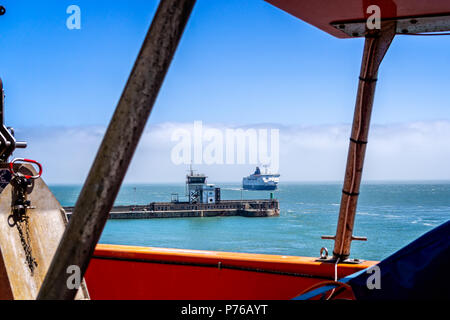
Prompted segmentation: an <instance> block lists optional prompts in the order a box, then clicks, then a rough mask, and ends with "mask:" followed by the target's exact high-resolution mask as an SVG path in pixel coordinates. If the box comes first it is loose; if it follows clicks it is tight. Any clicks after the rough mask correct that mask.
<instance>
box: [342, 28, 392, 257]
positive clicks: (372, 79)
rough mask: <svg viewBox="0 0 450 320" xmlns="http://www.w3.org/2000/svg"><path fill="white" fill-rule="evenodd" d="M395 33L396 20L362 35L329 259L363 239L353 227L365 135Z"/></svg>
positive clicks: (348, 252) (347, 253)
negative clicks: (345, 160) (334, 232)
mask: <svg viewBox="0 0 450 320" xmlns="http://www.w3.org/2000/svg"><path fill="white" fill-rule="evenodd" d="M395 32H396V22H388V23H384V24H383V26H382V29H381V30H375V31H373V32H370V33H368V34H367V36H366V40H365V45H364V54H363V59H362V65H361V74H360V77H359V87H358V94H357V98H356V107H355V113H354V119H353V128H352V134H351V138H350V146H349V152H348V158H347V168H346V171H345V179H344V187H343V190H342V199H341V206H340V210H339V220H338V225H337V231H336V236H335V244H334V250H333V258H334V259H335V260H337V259H338V258H339V259H340V261H344V260H345V259H347V258H348V257H349V256H350V246H351V242H352V240H362V239H363V238H360V237H354V236H353V226H354V222H355V215H356V207H357V202H358V195H359V188H360V184H361V176H362V171H363V165H364V157H365V153H366V146H367V138H368V135H369V127H370V117H371V113H372V107H373V101H374V96H375V87H376V81H377V75H378V68H379V66H380V64H381V61H382V60H383V58H384V56H385V54H386V52H387V50H388V49H389V46H390V44H391V42H392V40H393V39H394V37H395Z"/></svg>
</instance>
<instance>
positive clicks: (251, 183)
mask: <svg viewBox="0 0 450 320" xmlns="http://www.w3.org/2000/svg"><path fill="white" fill-rule="evenodd" d="M278 182H280V175H279V174H278V173H275V174H271V173H268V172H267V168H266V172H265V173H264V174H261V169H260V168H259V167H256V170H255V172H254V173H253V174H251V175H249V176H248V177H244V178H243V179H242V188H243V189H245V190H276V189H277V188H278Z"/></svg>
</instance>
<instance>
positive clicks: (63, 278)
mask: <svg viewBox="0 0 450 320" xmlns="http://www.w3.org/2000/svg"><path fill="white" fill-rule="evenodd" d="M194 5H195V0H161V2H160V4H159V7H158V10H157V12H156V14H155V17H154V19H153V22H152V24H151V26H150V30H149V32H148V34H147V36H146V38H145V41H144V44H143V46H142V48H141V51H140V53H139V56H138V58H137V60H136V63H135V65H134V68H133V70H132V72H131V75H130V77H129V79H128V83H127V85H126V87H125V89H124V92H123V94H122V96H121V98H120V101H119V103H118V106H117V108H116V111H115V113H114V116H113V118H112V120H111V123H110V125H109V127H108V130H107V132H106V134H105V137H104V138H103V141H102V144H101V146H100V149H99V151H98V153H97V157H96V159H95V161H94V164H93V165H92V168H91V170H90V172H89V176H88V178H87V179H86V182H85V184H84V187H83V189H82V191H81V193H80V196H79V198H78V201H77V203H76V205H75V208H74V211H73V214H72V217H71V219H70V222H69V224H68V226H67V228H66V231H65V233H64V235H63V237H62V240H61V242H60V244H59V247H58V249H57V251H56V253H55V256H54V258H53V261H52V263H51V265H50V268H49V270H48V272H47V275H46V277H45V279H44V282H43V284H42V286H41V289H40V291H39V295H38V299H45V300H60V299H64V300H72V299H74V297H75V295H76V293H77V291H76V290H70V289H69V288H68V287H67V279H68V277H69V276H70V274H68V273H67V268H68V267H69V266H78V267H79V268H80V270H81V277H83V276H84V274H85V271H86V269H87V267H88V265H89V261H90V258H91V257H92V254H93V252H94V249H95V246H96V244H97V242H98V240H99V238H100V236H101V233H102V231H103V228H104V226H105V224H106V221H107V219H108V215H109V213H110V210H111V208H112V207H113V204H114V201H115V199H116V196H117V193H118V192H119V189H120V186H121V184H122V181H123V179H124V177H125V174H126V172H127V169H128V166H129V164H130V162H131V159H132V157H133V154H134V152H135V150H136V146H137V144H138V142H139V140H140V138H141V135H142V132H143V130H144V128H145V125H146V123H147V120H148V117H149V115H150V112H151V110H152V108H153V104H154V102H155V100H156V98H157V96H158V92H159V90H160V88H161V85H162V83H163V80H164V77H165V75H166V73H167V71H168V69H169V66H170V62H171V60H172V58H173V56H174V54H175V51H176V49H177V46H178V43H179V41H180V39H181V36H182V34H183V31H184V29H185V26H186V24H187V21H188V20H189V17H190V14H191V12H192V9H193V7H194ZM111 281H114V279H111Z"/></svg>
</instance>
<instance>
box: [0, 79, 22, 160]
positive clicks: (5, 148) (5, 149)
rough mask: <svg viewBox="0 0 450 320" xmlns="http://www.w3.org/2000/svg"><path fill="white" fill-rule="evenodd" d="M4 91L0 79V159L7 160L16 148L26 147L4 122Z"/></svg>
mask: <svg viewBox="0 0 450 320" xmlns="http://www.w3.org/2000/svg"><path fill="white" fill-rule="evenodd" d="M4 107H5V93H4V90H3V82H2V79H0V161H1V162H7V161H8V158H9V157H10V156H11V155H12V153H13V152H14V150H15V149H16V148H26V147H27V143H26V142H19V141H16V139H15V138H14V129H13V128H10V127H7V126H6V125H5V124H4Z"/></svg>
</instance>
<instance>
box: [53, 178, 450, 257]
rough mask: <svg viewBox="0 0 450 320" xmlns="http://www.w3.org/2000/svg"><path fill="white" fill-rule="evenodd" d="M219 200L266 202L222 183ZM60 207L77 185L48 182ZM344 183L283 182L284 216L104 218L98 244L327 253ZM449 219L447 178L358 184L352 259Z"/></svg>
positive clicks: (132, 199)
mask: <svg viewBox="0 0 450 320" xmlns="http://www.w3.org/2000/svg"><path fill="white" fill-rule="evenodd" d="M220 186H221V187H222V198H223V199H240V198H241V196H242V197H243V198H244V199H257V198H259V199H267V198H269V196H270V193H269V192H267V191H244V192H242V194H241V191H240V189H239V187H240V186H239V185H238V184H236V185H233V184H220ZM51 189H52V191H53V192H54V194H55V195H56V197H57V198H58V200H59V201H60V202H61V204H62V205H63V206H71V205H74V204H75V201H76V199H77V196H78V193H79V191H80V189H81V187H80V186H51ZM341 189H342V185H341V184H338V183H321V184H319V183H311V184H294V183H291V184H281V185H280V188H279V190H278V191H276V192H275V197H276V198H278V199H279V200H280V206H281V214H280V216H279V217H273V218H243V217H226V218H179V219H159V220H158V219H154V220H111V221H108V223H107V225H106V227H105V230H104V232H103V235H102V237H101V240H100V242H101V243H109V244H122V245H135V246H151V247H169V248H182V249H201V250H215V251H233V252H251V253H267V254H281V255H298V256H319V251H320V248H321V247H327V248H328V249H329V251H330V252H331V251H332V249H333V241H329V240H322V239H321V238H320V237H321V236H322V235H334V234H335V232H336V223H337V217H338V212H339V201H340V196H341ZM171 193H179V194H180V195H182V194H184V185H181V184H180V185H175V184H171V185H170V184H167V185H163V184H160V185H125V186H123V187H122V190H121V192H120V194H119V196H118V198H117V201H116V204H117V205H118V204H121V205H133V204H146V203H149V202H153V201H170V195H171ZM449 219H450V183H443V182H440V183H437V182H436V183H431V182H430V183H368V184H364V185H363V186H362V187H361V196H360V200H359V205H358V212H357V217H356V223H355V232H354V234H355V235H357V236H365V237H367V238H368V241H367V242H361V241H354V242H353V244H352V254H351V256H352V257H353V258H360V259H368V260H380V259H383V258H385V257H387V256H389V255H390V254H392V253H394V252H395V251H397V250H398V249H400V248H401V247H403V246H405V245H406V244H408V243H409V242H411V241H413V240H414V239H416V238H417V237H419V236H420V235H422V234H423V233H425V232H427V231H429V230H431V229H433V227H436V226H438V225H440V224H442V223H444V222H445V221H447V220H449Z"/></svg>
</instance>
